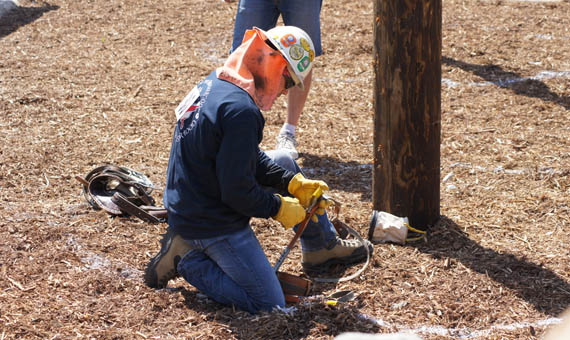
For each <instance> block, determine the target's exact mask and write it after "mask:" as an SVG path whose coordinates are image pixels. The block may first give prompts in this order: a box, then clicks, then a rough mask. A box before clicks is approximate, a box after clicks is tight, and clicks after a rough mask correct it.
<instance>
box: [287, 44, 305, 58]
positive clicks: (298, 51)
mask: <svg viewBox="0 0 570 340" xmlns="http://www.w3.org/2000/svg"><path fill="white" fill-rule="evenodd" d="M303 54H305V53H304V51H303V49H302V48H301V46H299V45H298V44H297V45H293V46H291V48H290V49H289V55H290V56H291V58H292V59H293V60H299V59H301V58H302V57H303Z"/></svg>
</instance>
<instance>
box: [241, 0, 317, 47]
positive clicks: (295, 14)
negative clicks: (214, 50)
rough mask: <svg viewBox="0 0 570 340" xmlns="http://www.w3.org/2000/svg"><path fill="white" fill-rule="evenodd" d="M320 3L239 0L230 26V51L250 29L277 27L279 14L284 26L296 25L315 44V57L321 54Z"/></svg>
mask: <svg viewBox="0 0 570 340" xmlns="http://www.w3.org/2000/svg"><path fill="white" fill-rule="evenodd" d="M322 3H323V1H322V0H239V4H238V9H237V14H236V22H235V25H234V40H233V43H232V51H234V50H235V49H236V48H237V47H238V46H239V45H241V42H242V40H243V35H244V33H245V31H246V30H248V29H251V28H252V27H253V26H256V27H259V28H261V29H262V30H264V31H267V30H269V29H271V28H273V27H275V25H276V24H277V19H279V15H282V16H283V23H284V24H285V25H287V26H297V27H299V28H300V29H302V30H303V31H305V32H307V34H308V35H309V37H311V40H312V41H313V44H314V45H315V55H316V56H320V55H321V54H322V53H323V50H322V47H321V18H320V15H321V7H322Z"/></svg>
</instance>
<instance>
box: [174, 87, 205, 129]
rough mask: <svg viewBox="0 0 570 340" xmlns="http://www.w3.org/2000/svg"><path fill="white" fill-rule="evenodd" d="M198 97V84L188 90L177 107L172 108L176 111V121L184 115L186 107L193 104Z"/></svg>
mask: <svg viewBox="0 0 570 340" xmlns="http://www.w3.org/2000/svg"><path fill="white" fill-rule="evenodd" d="M199 98H200V90H199V89H198V86H196V87H194V88H193V89H192V91H190V92H189V93H188V94H187V95H186V97H184V99H182V101H181V102H180V104H178V107H176V109H174V113H176V121H178V120H180V118H182V117H183V116H184V114H185V113H186V112H188V109H189V108H190V107H191V106H192V105H193V104H195V103H196V102H197V101H198V99H199Z"/></svg>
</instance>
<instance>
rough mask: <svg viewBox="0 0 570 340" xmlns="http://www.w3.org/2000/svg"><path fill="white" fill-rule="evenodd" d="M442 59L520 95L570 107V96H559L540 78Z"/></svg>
mask: <svg viewBox="0 0 570 340" xmlns="http://www.w3.org/2000/svg"><path fill="white" fill-rule="evenodd" d="M441 61H442V63H444V64H447V65H450V66H455V67H459V68H461V69H462V70H465V71H467V72H471V73H473V74H475V75H477V76H479V77H481V78H483V79H485V80H486V81H488V82H490V83H492V84H494V85H496V86H498V87H501V88H505V89H510V90H512V91H513V92H514V93H516V94H518V95H522V96H527V97H532V98H539V99H542V100H544V101H550V102H553V103H555V104H558V105H560V106H562V107H564V108H565V109H566V110H568V109H570V97H561V96H559V95H558V94H557V93H554V92H552V91H551V90H550V88H549V87H548V86H547V85H546V84H545V83H543V82H542V81H540V80H538V79H535V78H525V77H521V75H520V74H517V73H515V72H508V71H505V70H503V69H502V68H501V67H500V66H498V65H494V64H491V65H476V64H470V63H466V62H464V61H460V60H455V59H453V58H449V57H442V59H441Z"/></svg>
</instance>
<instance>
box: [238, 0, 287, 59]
mask: <svg viewBox="0 0 570 340" xmlns="http://www.w3.org/2000/svg"><path fill="white" fill-rule="evenodd" d="M279 15H280V13H279V9H277V7H276V6H275V1H274V0H239V3H238V9H237V14H236V21H235V24H234V38H233V42H232V51H234V50H235V49H236V48H237V47H238V46H239V45H241V42H242V40H243V35H244V33H245V31H246V30H248V29H251V28H252V27H253V26H256V27H259V28H261V29H262V30H264V31H267V30H269V29H271V28H273V27H275V24H276V23H277V19H278V18H279Z"/></svg>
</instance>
